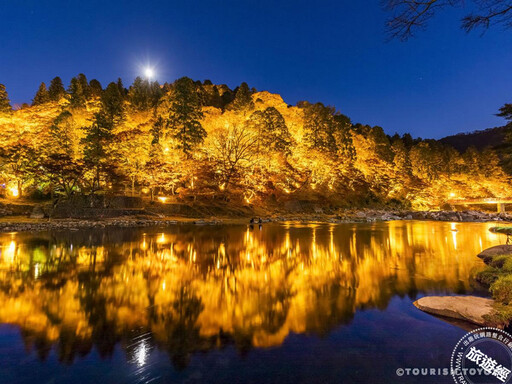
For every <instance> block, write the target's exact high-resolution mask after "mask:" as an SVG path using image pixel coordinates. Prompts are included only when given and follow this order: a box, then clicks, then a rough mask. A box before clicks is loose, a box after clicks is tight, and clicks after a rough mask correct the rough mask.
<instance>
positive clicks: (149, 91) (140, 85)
mask: <svg viewBox="0 0 512 384" xmlns="http://www.w3.org/2000/svg"><path fill="white" fill-rule="evenodd" d="M161 96H162V89H161V88H160V85H159V84H158V82H156V81H155V82H149V81H148V80H142V79H141V78H140V77H136V78H135V80H134V82H133V84H132V85H131V87H130V89H129V90H128V100H129V101H130V103H131V104H132V106H133V107H135V109H137V110H141V111H143V110H147V109H150V108H154V107H155V106H156V105H157V103H158V100H160V97H161Z"/></svg>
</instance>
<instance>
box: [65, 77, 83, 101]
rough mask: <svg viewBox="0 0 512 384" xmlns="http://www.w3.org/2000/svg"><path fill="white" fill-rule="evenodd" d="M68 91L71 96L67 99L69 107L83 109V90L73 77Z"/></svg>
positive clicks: (80, 83)
mask: <svg viewBox="0 0 512 384" xmlns="http://www.w3.org/2000/svg"><path fill="white" fill-rule="evenodd" d="M68 91H69V94H70V96H71V97H70V99H69V103H70V105H71V107H73V108H82V107H85V102H86V98H85V94H84V89H83V87H82V82H81V81H80V80H79V79H78V78H76V77H73V78H72V79H71V83H70V85H69V89H68Z"/></svg>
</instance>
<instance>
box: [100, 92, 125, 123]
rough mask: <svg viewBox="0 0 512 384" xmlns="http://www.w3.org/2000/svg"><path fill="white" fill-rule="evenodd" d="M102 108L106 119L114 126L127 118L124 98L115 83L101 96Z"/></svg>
mask: <svg viewBox="0 0 512 384" xmlns="http://www.w3.org/2000/svg"><path fill="white" fill-rule="evenodd" d="M101 106H102V111H103V113H104V115H105V118H106V119H107V120H108V122H109V123H110V124H112V125H113V126H115V125H118V124H120V123H121V122H122V121H123V120H124V118H125V111H124V101H123V96H122V95H121V93H120V92H119V87H118V85H117V84H115V83H110V84H109V85H108V86H107V88H106V89H105V91H104V92H103V95H102V96H101Z"/></svg>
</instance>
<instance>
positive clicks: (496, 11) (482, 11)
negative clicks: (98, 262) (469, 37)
mask: <svg viewBox="0 0 512 384" xmlns="http://www.w3.org/2000/svg"><path fill="white" fill-rule="evenodd" d="M475 3H477V5H478V7H479V13H477V14H470V15H468V16H466V17H464V19H462V28H464V29H465V30H466V31H467V32H470V31H472V30H473V29H475V28H483V29H484V30H485V29H487V28H489V27H490V26H491V25H494V24H503V25H505V27H507V28H510V27H512V1H510V0H475Z"/></svg>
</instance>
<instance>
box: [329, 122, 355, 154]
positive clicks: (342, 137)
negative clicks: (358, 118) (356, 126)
mask: <svg viewBox="0 0 512 384" xmlns="http://www.w3.org/2000/svg"><path fill="white" fill-rule="evenodd" d="M333 120H334V127H333V137H334V140H335V142H336V148H337V150H338V156H339V157H340V158H342V159H345V160H348V161H352V160H354V158H355V156H356V150H355V148H354V142H353V140H352V134H351V132H350V129H351V127H352V122H351V121H350V119H349V118H348V117H347V116H345V115H342V114H341V113H336V114H335V115H334V116H333Z"/></svg>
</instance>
